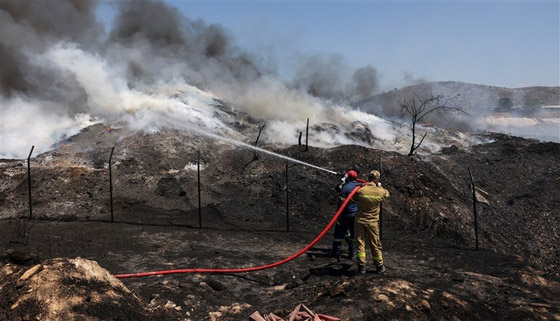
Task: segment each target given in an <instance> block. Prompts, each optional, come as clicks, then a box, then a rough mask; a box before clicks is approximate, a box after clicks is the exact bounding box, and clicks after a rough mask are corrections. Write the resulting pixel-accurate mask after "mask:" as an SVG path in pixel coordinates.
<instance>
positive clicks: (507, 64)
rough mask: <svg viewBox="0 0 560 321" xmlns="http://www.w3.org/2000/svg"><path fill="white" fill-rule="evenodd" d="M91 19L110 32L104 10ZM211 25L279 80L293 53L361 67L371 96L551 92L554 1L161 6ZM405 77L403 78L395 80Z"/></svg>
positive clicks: (558, 75) (557, 59) (109, 11)
mask: <svg viewBox="0 0 560 321" xmlns="http://www.w3.org/2000/svg"><path fill="white" fill-rule="evenodd" d="M116 2H118V1H102V2H101V6H100V7H99V9H98V11H97V12H98V16H99V18H100V20H102V21H104V22H105V23H106V24H108V25H110V22H111V21H112V17H113V16H114V15H115V10H116V9H115V8H114V7H113V6H112V4H114V3H116ZM165 2H167V3H168V4H169V5H170V6H173V7H176V8H177V9H178V10H180V12H181V13H182V14H183V15H184V16H187V17H189V18H190V19H199V18H200V19H202V20H204V21H205V22H206V23H207V24H220V25H222V26H223V27H224V28H225V29H226V30H228V31H229V33H230V34H231V36H232V37H233V38H234V39H235V42H236V44H237V45H238V46H240V47H241V48H242V49H245V50H248V51H252V52H257V53H264V54H266V55H267V57H272V61H273V62H274V63H275V65H276V67H277V68H278V70H279V71H280V73H282V74H283V73H285V74H288V73H289V70H291V67H293V66H294V61H296V60H297V57H298V56H299V55H315V54H321V55H341V56H343V57H344V58H345V60H346V61H347V63H348V64H349V65H350V66H352V67H362V66H365V65H371V66H373V67H375V68H377V70H378V71H379V72H380V80H381V86H382V88H381V89H390V88H392V87H400V86H402V84H403V83H404V82H403V79H404V78H405V77H409V78H410V77H412V78H413V79H425V80H429V81H447V80H454V81H463V82H469V83H476V84H484V85H492V86H501V87H511V88H515V87H526V86H560V1H559V0H549V1H498V0H495V1H412V0H410V1H373V0H370V1H265V0H262V1H256V0H255V1H235V0H230V1H186V0H185V1H180V0H168V1H165ZM405 75H407V76H405Z"/></svg>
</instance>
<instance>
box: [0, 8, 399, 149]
mask: <svg viewBox="0 0 560 321" xmlns="http://www.w3.org/2000/svg"><path fill="white" fill-rule="evenodd" d="M95 4H96V2H95V1H80V0H59V1H57V2H56V4H54V5H53V4H52V3H50V2H48V1H27V0H26V1H19V0H5V1H2V2H0V35H1V36H2V37H1V38H0V57H1V58H3V61H4V62H5V65H6V66H7V67H6V68H2V69H1V72H0V93H1V94H2V97H1V100H0V103H1V107H2V108H1V111H0V117H1V125H2V126H1V127H0V130H1V140H0V142H1V145H0V157H18V158H21V157H24V156H25V155H26V153H27V151H28V150H29V146H31V145H35V146H36V152H37V153H40V152H44V151H47V150H49V149H51V148H53V147H54V146H55V145H56V143H57V142H59V141H60V140H62V139H65V138H68V137H70V136H72V135H74V134H76V133H78V132H79V131H80V130H81V129H82V128H84V127H86V126H89V125H91V124H92V123H95V122H101V121H102V122H106V123H108V124H111V123H116V122H119V123H124V124H126V125H127V126H128V127H129V128H130V129H132V130H133V131H156V130H159V129H161V128H176V129H182V130H190V129H204V130H211V131H213V132H217V133H221V134H224V133H228V131H229V129H228V128H227V126H226V125H224V124H223V123H222V122H221V121H220V120H219V119H217V118H215V117H213V115H214V102H215V99H217V98H220V99H224V100H226V101H229V102H230V103H232V104H233V105H234V106H235V108H236V109H238V110H242V111H245V112H247V113H249V114H251V115H252V116H254V117H259V118H262V119H264V120H265V121H267V122H268V123H269V126H268V127H267V131H268V134H267V137H269V139H270V140H271V141H276V142H279V143H282V142H285V143H290V144H292V143H294V139H293V137H294V136H295V135H297V133H298V130H301V128H303V127H304V124H303V122H304V121H305V119H306V118H311V119H313V122H314V123H323V122H326V123H336V124H340V125H348V124H351V123H352V122H355V121H362V122H370V123H371V125H372V126H373V127H375V128H378V129H380V128H382V127H383V126H384V125H383V123H384V121H383V120H382V119H379V118H377V117H375V116H372V115H368V114H365V113H360V112H357V111H354V110H351V109H350V108H348V107H344V104H343V103H341V102H340V100H337V99H335V98H337V97H338V96H341V97H361V96H360V95H367V94H368V93H370V92H372V90H374V88H375V87H376V85H377V80H376V72H375V69H373V68H372V67H367V68H363V69H361V70H358V71H356V74H355V75H354V77H353V79H352V81H349V82H347V83H346V84H342V83H337V84H335V85H334V87H331V88H326V89H324V90H323V89H321V90H320V91H315V92H314V91H312V90H311V88H312V87H313V86H318V84H319V83H320V82H321V81H323V80H324V79H326V78H329V77H331V76H336V73H337V72H338V70H336V69H333V70H331V71H328V72H326V73H325V72H323V73H321V74H319V75H318V74H317V72H316V70H319V69H322V66H320V65H319V66H316V70H315V71H314V70H312V69H309V68H308V69H307V71H306V72H307V76H306V77H304V79H305V80H306V81H305V82H300V83H299V84H296V85H294V83H292V84H291V85H290V86H288V85H286V84H284V83H282V82H281V81H279V80H278V79H277V78H275V77H274V73H273V72H271V67H270V66H267V65H266V63H265V62H266V58H262V57H259V56H258V55H255V54H250V53H247V52H243V51H241V50H239V49H238V48H236V47H235V46H234V45H233V43H232V40H231V37H230V36H229V35H228V33H227V31H226V30H224V29H223V28H222V27H221V26H219V25H207V24H205V23H204V22H203V21H199V20H197V21H193V20H191V19H189V18H186V17H183V16H181V15H180V14H179V12H178V11H177V10H176V9H174V8H171V7H169V6H167V5H166V4H164V3H161V2H157V1H150V0H140V1H127V2H122V3H121V4H120V7H119V9H120V14H119V15H118V16H117V18H116V20H115V27H114V29H113V30H111V31H110V33H109V34H108V35H106V34H104V31H103V28H102V27H101V25H100V24H99V23H98V22H97V21H96V20H95V15H94V14H93V9H94V8H95ZM317 75H318V76H317ZM343 78H344V77H341V79H343ZM317 88H318V87H317ZM353 92H356V93H358V94H353ZM325 98H329V99H330V100H325ZM335 101H337V102H335ZM373 127H372V129H373ZM388 133H389V131H387V132H383V134H382V135H385V136H390V134H388ZM321 135H325V136H324V137H322V136H321ZM333 135H334V136H333ZM389 138H391V137H389ZM312 143H314V144H317V145H321V144H325V145H329V144H330V145H331V146H332V144H347V143H352V139H350V138H348V137H347V136H344V135H342V134H341V135H336V134H325V133H323V134H320V135H317V136H316V137H314V141H313V142H312Z"/></svg>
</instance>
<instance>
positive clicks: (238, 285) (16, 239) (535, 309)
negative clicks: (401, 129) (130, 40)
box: [0, 125, 560, 320]
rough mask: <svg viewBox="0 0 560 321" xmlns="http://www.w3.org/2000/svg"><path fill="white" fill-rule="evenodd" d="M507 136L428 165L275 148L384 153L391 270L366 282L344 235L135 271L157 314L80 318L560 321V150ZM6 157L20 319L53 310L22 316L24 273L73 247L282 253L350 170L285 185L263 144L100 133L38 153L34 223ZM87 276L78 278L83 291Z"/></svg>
mask: <svg viewBox="0 0 560 321" xmlns="http://www.w3.org/2000/svg"><path fill="white" fill-rule="evenodd" d="M493 139H495V141H494V142H493V143H490V144H485V145H478V146H474V147H473V148H472V149H469V150H465V149H462V148H455V147H452V146H450V147H448V148H445V149H444V150H443V151H442V152H441V153H438V154H433V155H429V156H419V157H407V156H403V155H400V154H398V153H393V152H384V151H380V150H376V149H368V148H365V147H359V146H343V147H338V148H333V149H319V148H311V147H310V148H309V150H308V151H304V150H303V148H302V147H300V146H291V147H286V148H283V149H275V148H273V147H271V146H264V147H265V148H267V149H270V150H274V151H276V152H278V153H281V154H283V155H288V156H292V157H295V158H297V159H299V160H301V161H304V162H308V163H311V164H313V165H317V166H320V167H325V168H327V169H330V170H335V171H343V170H345V169H347V168H349V167H350V166H351V165H353V164H354V163H357V164H359V165H360V166H361V167H362V168H363V172H366V171H369V170H371V169H378V167H379V163H380V160H381V161H382V170H383V175H382V182H383V184H384V186H385V187H386V188H387V189H389V191H390V192H391V199H390V200H389V201H387V202H386V203H385V204H384V205H383V210H384V216H383V245H384V256H385V259H386V264H387V267H388V269H387V273H386V274H385V275H382V276H379V275H376V274H373V273H368V274H366V275H365V276H356V275H354V273H353V271H354V270H355V267H353V266H352V264H351V263H352V262H351V261H350V260H347V259H346V260H343V261H342V262H336V261H335V260H333V259H331V258H330V257H328V255H327V254H326V253H327V251H328V249H329V248H330V243H331V241H332V234H330V233H329V234H327V236H326V237H325V238H323V240H322V241H321V242H320V243H319V244H318V245H317V246H316V247H315V248H314V249H313V250H312V251H310V252H308V253H306V254H305V255H303V256H301V257H299V258H297V259H296V260H294V261H293V262H290V263H287V264H285V265H282V266H280V267H277V268H274V269H270V270H265V271H260V272H255V273H248V274H237V275H200V274H198V275H197V274H191V275H188V274H182V275H169V276H165V277H148V278H140V279H125V280H123V282H124V284H125V285H126V286H127V287H128V288H129V289H130V290H131V291H132V293H134V294H136V295H138V297H139V298H138V300H140V302H141V305H142V306H143V307H144V309H143V310H142V311H144V312H142V313H140V314H138V315H136V314H135V315H133V314H126V313H128V312H126V311H125V310H122V311H120V310H119V309H96V310H95V309H92V310H87V302H86V303H83V305H84V307H83V310H80V311H82V312H83V311H95V312H92V313H93V314H90V315H91V318H94V317H95V318H99V319H118V318H121V319H124V320H126V319H127V318H129V319H130V318H133V319H137V320H141V319H146V320H148V319H154V318H162V319H163V318H170V319H177V320H185V319H190V320H239V319H247V318H248V316H249V315H250V314H251V313H253V312H254V311H260V312H261V314H264V313H270V312H274V313H275V314H277V315H280V316H283V317H287V314H288V313H289V312H290V311H291V310H293V309H294V307H295V306H297V304H299V303H304V304H305V305H307V306H309V307H310V308H312V309H313V310H314V311H315V312H318V313H323V314H329V315H332V316H336V317H340V318H342V319H344V320H368V319H371V320H373V319H377V318H391V319H419V320H423V319H428V320H430V319H459V320H462V319H465V320H467V319H468V320H486V319H503V318H513V319H542V320H547V319H559V320H560V311H559V309H558V306H560V302H559V300H558V297H560V286H559V283H558V279H559V277H558V273H559V265H558V263H559V260H560V253H559V250H558V245H557V244H559V243H560V239H559V234H558V230H557V227H558V226H559V223H560V222H559V221H560V215H559V212H558V209H557V208H558V202H559V200H560V195H559V191H560V188H559V187H560V181H559V177H560V175H559V174H560V172H559V168H558V165H557V161H558V159H560V157H559V156H560V145H559V144H554V143H542V142H538V141H533V140H524V139H521V138H515V137H509V136H496V137H493ZM113 145H114V146H115V152H114V155H113V158H112V163H113V167H112V174H113V187H114V190H113V193H114V221H115V222H113V223H111V222H110V218H111V216H110V207H109V181H108V159H109V154H110V150H111V147H112V146H113ZM198 151H200V155H201V166H200V169H201V171H200V173H201V194H202V199H201V205H202V206H201V223H202V228H201V229H199V228H198V226H199V210H198V192H197V157H198ZM0 164H1V166H0V177H1V179H2V182H3V184H2V187H1V189H0V206H1V208H0V215H1V216H2V217H3V218H4V219H3V220H2V221H0V224H1V225H2V227H1V228H2V231H4V232H3V233H1V234H0V241H1V242H2V243H1V244H2V246H3V252H5V253H7V254H6V255H4V257H3V259H2V262H3V263H2V268H6V266H8V267H9V269H11V270H13V272H12V273H11V275H13V277H7V276H5V275H3V276H0V278H1V280H0V294H1V297H2V301H1V302H2V304H1V305H0V315H6V316H8V317H6V318H7V319H12V318H17V317H20V318H28V319H33V318H35V317H37V316H39V317H40V316H42V315H43V314H41V313H45V312H44V304H42V303H41V302H35V301H28V302H29V304H30V307H28V308H25V309H24V310H25V311H24V310H18V308H17V307H16V308H13V309H12V306H13V304H14V303H15V302H17V301H18V299H19V298H20V297H21V296H22V295H25V293H26V291H29V289H32V288H26V287H25V286H21V287H19V288H18V287H17V286H16V287H15V289H14V282H15V281H14V280H15V279H14V278H16V277H18V278H19V277H20V276H21V275H22V274H23V273H24V272H25V271H26V270H27V269H29V268H31V267H32V266H34V265H36V264H38V263H41V264H43V265H45V266H49V265H52V264H54V263H53V262H54V261H52V260H54V259H55V258H58V257H64V258H75V257H78V256H79V257H82V258H85V259H90V260H94V261H96V262H98V263H99V265H100V266H101V267H103V268H105V269H107V270H108V271H109V272H111V273H113V274H118V273H128V272H143V271H153V270H163V269H177V268H206V267H216V268H221V267H247V266H256V265H260V264H266V263H271V262H274V261H277V260H280V259H283V258H285V257H287V256H289V255H291V254H293V253H295V252H296V251H298V250H299V249H301V248H303V247H304V246H305V245H306V244H307V243H309V242H310V241H311V240H312V239H313V238H314V237H315V236H316V235H317V234H318V233H319V232H320V231H321V230H322V229H323V227H324V226H325V225H326V224H327V223H328V221H329V220H330V218H331V217H332V215H333V214H334V212H335V204H336V200H337V194H336V192H335V190H334V186H335V185H336V184H337V183H338V182H339V180H340V177H339V176H337V175H332V174H330V173H327V172H325V171H321V170H318V169H314V168H311V167H307V166H303V165H299V164H294V163H288V175H287V179H288V180H287V184H286V162H285V161H284V160H282V159H279V158H276V157H273V156H270V155H267V154H266V153H264V152H258V153H257V154H256V155H255V153H254V151H252V150H248V149H245V148H239V147H232V146H231V145H229V144H225V143H223V142H220V141H216V140H210V139H205V138H200V137H198V138H193V137H191V136H188V135H186V134H183V133H179V132H174V131H168V132H160V133H156V134H149V135H143V136H138V135H132V136H131V135H126V136H124V135H123V133H122V132H120V130H118V129H112V128H105V126H102V125H96V126H92V127H90V128H89V129H88V130H87V131H84V132H82V133H80V134H79V135H77V136H74V137H73V138H71V139H70V140H69V141H67V142H65V143H64V144H63V145H61V146H60V147H59V148H57V149H56V150H54V151H52V152H48V153H44V154H42V155H39V156H38V157H36V158H33V159H32V160H31V165H32V178H33V183H32V188H33V189H32V196H33V216H34V218H36V219H34V220H31V221H28V220H26V219H18V218H19V217H24V216H27V215H29V209H28V204H27V197H28V195H27V187H28V186H27V178H26V173H27V168H26V163H25V161H18V160H2V161H0ZM467 167H470V168H471V170H472V172H473V175H474V178H475V182H476V183H477V186H479V184H480V186H479V187H481V188H482V189H484V190H486V191H487V192H488V193H489V194H490V201H491V204H490V205H489V206H487V205H481V204H479V205H478V208H479V244H480V249H479V250H478V251H475V250H474V240H475V239H474V226H473V214H472V199H471V194H470V190H469V176H468V170H467ZM286 192H287V193H286ZM286 197H288V199H286ZM287 206H288V209H287ZM286 213H289V214H288V215H289V216H288V218H289V231H287V216H286ZM8 250H10V251H9V253H8V252H7V251H8ZM14 251H15V252H14ZM14 253H16V254H17V253H19V254H18V255H16V254H14ZM22 253H28V254H22ZM29 253H33V254H34V255H30V254H29ZM60 273H64V272H63V271H62V272H60ZM74 281H75V283H71V282H70V283H67V284H66V286H67V287H70V288H80V286H82V285H83V284H84V283H83V282H84V281H83V280H74ZM33 291H35V290H31V292H33ZM31 292H30V293H31ZM123 300H124V299H123ZM114 301H115V302H116V303H115V304H117V306H119V302H120V301H119V300H114ZM26 302H27V301H26ZM34 302H35V303H34ZM120 304H122V306H126V305H127V304H129V303H125V301H123V302H122V303H120ZM135 304H136V303H135ZM31 305H32V306H31ZM24 312H25V313H24ZM88 313H89V312H88ZM95 313H97V314H95ZM120 313H122V315H123V317H121V316H120V315H121V314H120ZM130 313H132V312H130ZM154 313H159V314H154ZM94 314H95V315H94ZM88 316H89V315H88ZM154 316H157V317H154ZM53 319H56V318H53Z"/></svg>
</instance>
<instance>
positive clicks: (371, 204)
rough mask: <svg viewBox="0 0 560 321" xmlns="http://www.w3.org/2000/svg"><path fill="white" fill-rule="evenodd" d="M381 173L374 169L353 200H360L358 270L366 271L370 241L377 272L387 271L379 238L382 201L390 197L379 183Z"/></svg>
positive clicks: (358, 213)
mask: <svg viewBox="0 0 560 321" xmlns="http://www.w3.org/2000/svg"><path fill="white" fill-rule="evenodd" d="M379 176H380V173H379V172H378V171H376V170H373V171H371V172H370V173H369V175H368V181H367V183H366V184H365V185H364V186H363V187H362V188H360V189H359V190H358V191H357V192H356V194H354V197H352V200H353V201H357V202H358V212H357V213H356V219H355V221H354V229H355V233H356V243H357V244H356V245H357V247H358V248H357V259H358V272H359V273H360V274H365V273H366V242H367V243H369V247H370V249H371V254H372V259H373V261H374V263H375V266H376V270H375V272H376V273H383V272H385V266H384V265H383V255H382V254H381V240H380V239H379V208H380V204H381V202H382V201H384V200H386V199H388V198H389V191H387V190H386V189H384V188H382V187H381V184H380V183H379Z"/></svg>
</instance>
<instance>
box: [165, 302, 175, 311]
mask: <svg viewBox="0 0 560 321" xmlns="http://www.w3.org/2000/svg"><path fill="white" fill-rule="evenodd" d="M176 306H177V304H175V303H174V302H172V301H167V303H165V305H164V307H165V308H166V309H174V308H175V307H176Z"/></svg>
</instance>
